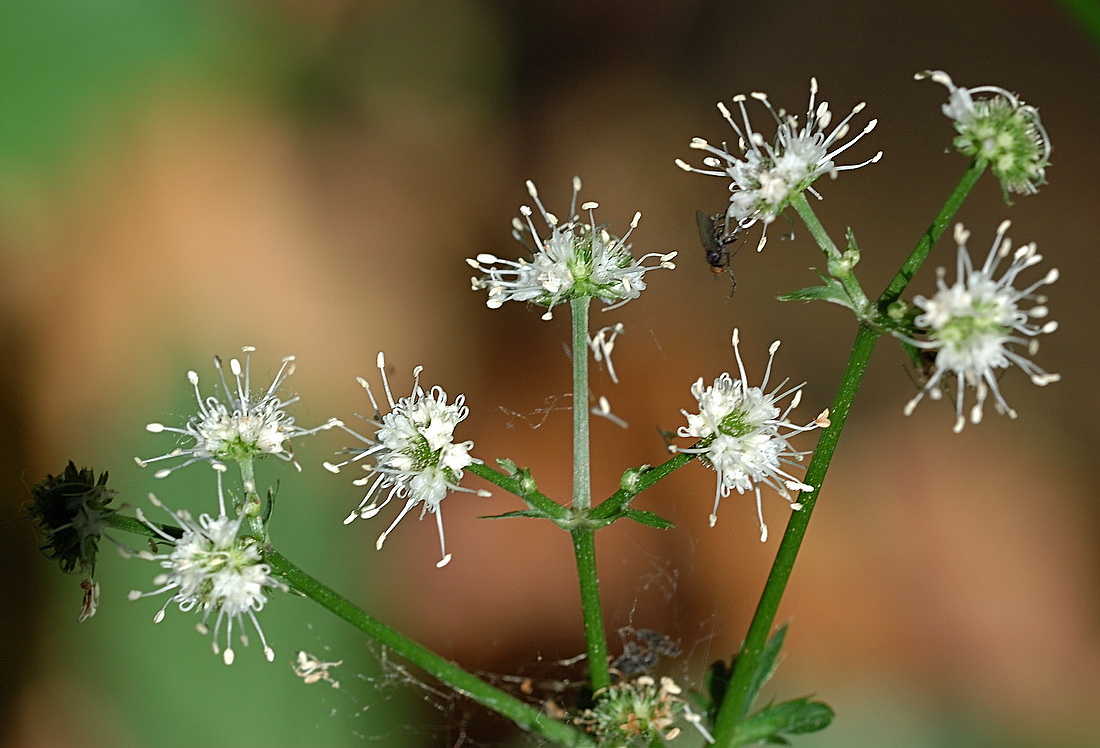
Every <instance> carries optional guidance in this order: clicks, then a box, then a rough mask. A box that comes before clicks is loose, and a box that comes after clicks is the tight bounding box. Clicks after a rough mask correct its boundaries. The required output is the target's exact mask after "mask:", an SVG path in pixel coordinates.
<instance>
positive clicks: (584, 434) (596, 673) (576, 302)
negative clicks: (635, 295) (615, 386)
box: [569, 297, 611, 691]
mask: <svg viewBox="0 0 1100 748" xmlns="http://www.w3.org/2000/svg"><path fill="white" fill-rule="evenodd" d="M591 301H592V300H591V299H589V298H588V297H578V298H575V299H571V300H570V302H569V307H570V310H571V311H572V313H573V314H572V319H573V515H574V517H577V518H578V519H583V518H586V517H587V515H588V513H589V511H590V510H591V508H592V482H591V472H590V471H591V462H590V460H591V447H590V445H589V435H588V307H589V305H590V304H591ZM570 534H571V535H572V537H573V554H574V555H575V556H576V558H577V581H578V582H579V583H580V588H581V615H582V616H583V618H584V640H585V644H586V648H587V650H588V673H589V678H590V680H591V682H592V690H593V691H598V690H600V689H601V688H606V687H607V686H609V685H611V673H610V672H609V671H608V667H607V636H606V634H605V633H604V626H603V606H602V605H601V604H600V579H599V575H598V574H597V573H596V531H595V529H594V528H593V527H591V526H590V525H589V524H587V523H586V522H583V521H582V522H581V523H580V524H579V525H578V526H576V527H574V528H573V529H572V530H571V531H570Z"/></svg>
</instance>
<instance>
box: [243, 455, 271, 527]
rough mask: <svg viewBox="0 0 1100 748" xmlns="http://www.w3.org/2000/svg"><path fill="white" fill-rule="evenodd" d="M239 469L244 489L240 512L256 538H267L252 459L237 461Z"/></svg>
mask: <svg viewBox="0 0 1100 748" xmlns="http://www.w3.org/2000/svg"><path fill="white" fill-rule="evenodd" d="M237 464H238V465H239V466H240V469H241V485H242V486H243V487H244V507H243V509H242V511H243V512H244V513H245V515H246V516H247V517H248V526H249V527H251V528H252V532H253V534H254V535H256V536H257V537H267V535H266V532H267V531H266V530H265V529H264V517H262V516H261V511H260V510H261V506H260V494H259V493H258V492H257V491H256V471H255V468H254V466H253V464H252V458H251V457H246V458H244V459H242V460H238V461H237Z"/></svg>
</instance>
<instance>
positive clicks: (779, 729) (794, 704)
mask: <svg viewBox="0 0 1100 748" xmlns="http://www.w3.org/2000/svg"><path fill="white" fill-rule="evenodd" d="M834 716H835V715H834V712H833V710H832V708H831V707H830V706H829V705H828V704H826V703H824V702H821V701H811V700H810V697H808V696H807V697H804V698H801V699H793V700H791V701H784V702H782V703H780V704H772V705H769V706H766V707H764V708H763V709H761V710H760V711H758V712H757V713H756V714H754V715H752V716H751V717H749V718H748V719H746V720H745V721H744V722H742V723H741V724H739V725H738V726H737V729H736V730H734V733H733V742H732V745H748V744H750V743H758V742H760V741H766V742H768V743H779V744H783V745H786V744H787V740H786V739H785V738H784V737H783V736H784V735H798V734H801V733H807V732H817V731H818V730H824V729H825V728H826V727H828V726H829V724H830V723H831V722H832V721H833V717H834Z"/></svg>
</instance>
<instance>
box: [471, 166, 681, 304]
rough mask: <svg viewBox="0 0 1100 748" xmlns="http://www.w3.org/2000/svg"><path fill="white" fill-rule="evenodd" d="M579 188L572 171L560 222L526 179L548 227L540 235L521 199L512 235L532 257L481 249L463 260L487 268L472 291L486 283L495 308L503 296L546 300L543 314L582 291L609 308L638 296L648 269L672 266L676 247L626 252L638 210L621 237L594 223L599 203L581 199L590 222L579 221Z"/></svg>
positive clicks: (517, 298)
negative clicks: (639, 254) (505, 255)
mask: <svg viewBox="0 0 1100 748" xmlns="http://www.w3.org/2000/svg"><path fill="white" fill-rule="evenodd" d="M580 189H581V180H580V178H579V177H573V199H572V201H571V202H570V204H569V218H568V220H566V222H565V223H559V221H558V218H557V216H555V215H554V214H553V213H549V212H548V211H547V210H546V208H545V207H544V206H543V204H542V201H541V200H539V195H538V191H537V190H536V189H535V185H534V184H533V183H532V182H530V181H528V182H527V191H528V192H529V193H530V195H531V198H532V199H533V200H534V201H535V206H536V207H537V208H538V210H539V213H540V214H542V219H543V221H544V222H545V223H546V226H547V229H548V230H549V231H548V233H547V234H546V236H545V237H543V236H540V234H539V231H538V229H536V228H535V224H534V222H533V221H532V220H531V216H532V215H533V211H532V210H531V208H530V207H528V206H526V205H524V206H522V207H520V213H521V214H522V215H523V218H522V219H520V218H515V219H513V220H512V227H513V228H512V236H513V237H515V239H516V241H518V242H520V243H521V244H523V245H524V246H526V247H527V248H528V249H530V250H531V252H532V253H533V256H532V258H531V259H530V260H526V259H520V260H505V259H501V258H499V257H497V256H496V255H492V254H488V253H482V254H479V255H478V256H477V257H476V258H474V259H468V260H466V262H467V263H468V264H469V265H470V267H473V268H475V269H476V270H480V271H481V272H483V273H486V274H487V275H486V276H485V277H482V278H473V279H471V280H472V284H473V289H474V290H475V291H477V290H479V289H483V288H484V289H488V291H489V299H488V301H487V302H486V304H487V306H488V307H489V308H490V309H499V308H500V307H501V306H502V305H503V304H504V302H506V301H529V302H533V303H535V304H539V305H540V306H545V307H546V308H547V310H546V314H544V315H543V317H542V318H543V319H550V318H551V317H552V316H553V308H554V306H555V305H556V304H560V303H562V302H563V301H568V300H569V299H574V298H580V297H586V296H587V297H594V298H599V299H602V300H603V301H604V303H606V304H609V305H610V306H609V307H608V308H609V309H614V308H615V307H617V306H621V305H622V304H625V303H626V302H628V301H630V300H631V299H636V298H638V295H639V294H640V293H641V292H642V291H643V290H645V287H646V284H645V279H644V278H643V276H644V275H645V274H646V273H647V272H648V271H650V270H653V269H655V268H669V269H671V268H674V267H676V266H675V265H674V264H673V263H672V258H673V257H675V256H676V253H675V252H670V253H668V254H647V255H643V256H642V257H641V258H640V259H638V260H635V259H634V256H633V255H632V254H631V253H630V244H629V243H628V242H627V239H628V238H629V237H630V234H631V232H632V231H634V229H635V227H636V226H637V225H638V221H639V220H640V219H641V217H642V214H641V213H635V214H634V220H632V221H631V222H630V228H629V229H628V230H627V232H626V234H624V235H623V236H622V238H619V237H616V236H614V235H612V234H610V233H609V232H608V231H607V230H606V229H605V228H604V227H603V226H597V225H596V219H595V217H594V215H593V213H592V211H593V210H595V209H596V208H598V207H599V205H598V204H597V203H594V202H587V203H584V204H583V205H581V210H586V211H588V222H584V221H582V220H581V218H580V216H579V215H578V214H577V211H576V207H577V194H578V193H579V192H580ZM525 234H526V235H528V237H529V239H528V237H525ZM651 258H652V259H655V260H656V261H657V263H656V264H655V265H644V264H643V263H644V262H645V261H646V260H647V259H651Z"/></svg>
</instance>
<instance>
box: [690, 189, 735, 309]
mask: <svg viewBox="0 0 1100 748" xmlns="http://www.w3.org/2000/svg"><path fill="white" fill-rule="evenodd" d="M695 223H696V225H697V226H698V227H699V238H700V239H702V241H703V249H704V251H705V252H706V255H707V264H708V265H710V271H711V272H712V273H714V274H715V275H719V274H721V273H729V276H730V295H731V296H732V295H733V292H734V291H736V290H737V276H735V275H734V274H733V269H732V268H730V258H731V257H732V256H733V254H735V253H736V251H737V250H734V251H733V252H730V249H729V248H730V245H731V244H733V243H734V242H736V241H737V239H738V236H739V234H740V233H741V231H740V229H739V228H737V227H736V226H735V227H734V229H733V231H730V226H729V216H728V215H726V214H725V213H719V214H718V215H714V216H712V215H711V214H710V213H707V212H706V211H705V210H697V211H695Z"/></svg>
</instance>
